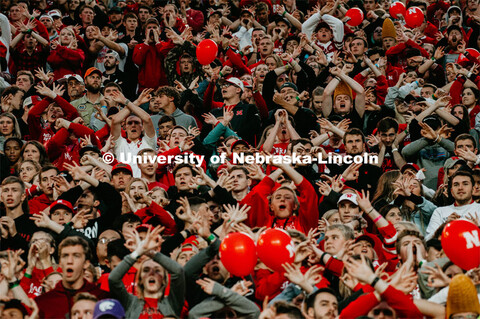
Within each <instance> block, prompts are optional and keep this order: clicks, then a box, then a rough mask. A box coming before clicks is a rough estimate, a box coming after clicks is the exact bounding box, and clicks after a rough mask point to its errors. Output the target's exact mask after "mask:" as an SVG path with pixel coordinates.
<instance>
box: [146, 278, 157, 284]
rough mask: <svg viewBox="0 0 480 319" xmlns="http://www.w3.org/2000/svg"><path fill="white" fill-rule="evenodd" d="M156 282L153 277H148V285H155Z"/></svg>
mask: <svg viewBox="0 0 480 319" xmlns="http://www.w3.org/2000/svg"><path fill="white" fill-rule="evenodd" d="M156 283H157V281H156V280H155V279H154V278H150V279H149V280H148V284H149V285H155V284H156Z"/></svg>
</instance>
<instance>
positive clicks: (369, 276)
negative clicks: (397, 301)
mask: <svg viewBox="0 0 480 319" xmlns="http://www.w3.org/2000/svg"><path fill="white" fill-rule="evenodd" d="M360 258H361V260H355V259H354V258H352V257H349V258H348V259H347V260H346V261H345V262H344V266H345V268H346V269H347V271H348V273H349V274H350V275H351V276H353V277H354V278H356V279H358V280H359V281H361V282H363V283H365V284H370V283H371V282H372V281H373V279H374V278H375V273H374V272H373V270H372V269H371V268H370V266H369V265H368V264H367V261H366V260H365V256H364V255H360Z"/></svg>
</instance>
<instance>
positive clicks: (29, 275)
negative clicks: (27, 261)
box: [23, 273, 32, 279]
mask: <svg viewBox="0 0 480 319" xmlns="http://www.w3.org/2000/svg"><path fill="white" fill-rule="evenodd" d="M23 276H24V277H26V278H28V279H32V275H31V274H29V273H24V274H23Z"/></svg>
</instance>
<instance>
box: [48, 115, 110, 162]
mask: <svg viewBox="0 0 480 319" xmlns="http://www.w3.org/2000/svg"><path fill="white" fill-rule="evenodd" d="M55 126H56V128H57V132H56V133H55V135H54V136H53V137H52V138H51V139H50V140H49V141H48V142H47V143H46V145H45V149H46V150H47V154H48V158H49V159H50V161H51V162H52V163H53V165H55V166H56V167H58V168H59V169H60V170H63V169H64V166H63V164H65V163H67V164H70V165H72V164H73V163H77V164H79V163H80V149H81V146H80V143H79V142H78V139H79V138H89V139H90V140H91V141H92V143H95V144H96V146H97V147H98V148H101V145H100V143H98V142H97V138H96V136H95V132H94V131H93V130H92V129H90V128H88V127H86V126H83V125H81V124H78V123H72V122H70V121H68V120H65V119H57V120H56V122H55Z"/></svg>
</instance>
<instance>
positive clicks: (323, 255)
mask: <svg viewBox="0 0 480 319" xmlns="http://www.w3.org/2000/svg"><path fill="white" fill-rule="evenodd" d="M327 254H328V253H326V252H324V253H323V254H322V256H320V262H321V263H323V257H325V255H327Z"/></svg>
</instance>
